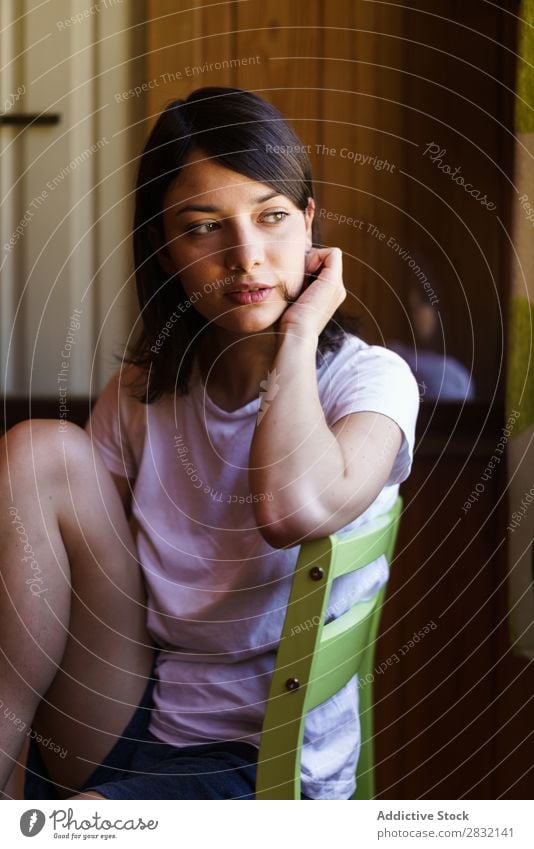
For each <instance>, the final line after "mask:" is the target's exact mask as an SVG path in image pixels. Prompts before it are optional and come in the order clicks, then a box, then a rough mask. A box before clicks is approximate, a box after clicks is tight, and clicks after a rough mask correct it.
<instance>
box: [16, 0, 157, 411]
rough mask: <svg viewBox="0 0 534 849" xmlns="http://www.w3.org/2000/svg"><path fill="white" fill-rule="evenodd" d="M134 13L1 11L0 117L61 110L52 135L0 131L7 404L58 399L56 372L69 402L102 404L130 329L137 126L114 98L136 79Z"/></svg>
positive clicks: (87, 7)
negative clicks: (26, 398)
mask: <svg viewBox="0 0 534 849" xmlns="http://www.w3.org/2000/svg"><path fill="white" fill-rule="evenodd" d="M143 13H144V3H142V2H137V0H136V2H131V0H130V2H129V1H128V0H123V2H120V0H100V2H93V3H90V2H84V0H51V2H48V3H43V2H42V0H24V2H21V0H2V2H1V4H0V24H1V27H0V28H1V34H0V49H1V54H0V56H1V69H0V112H9V111H12V112H37V113H41V112H59V113H60V114H61V121H60V123H59V124H57V125H54V126H37V125H36V126H31V127H27V128H26V129H23V130H22V129H21V128H18V127H16V128H11V127H6V126H3V127H2V126H0V151H1V156H0V269H1V277H2V282H1V289H0V308H1V310H0V331H1V337H0V356H1V361H0V365H1V375H2V391H3V392H5V393H6V394H8V395H10V396H14V395H17V396H20V395H31V396H32V397H34V396H43V395H47V396H56V395H57V391H58V377H57V376H58V374H59V373H60V372H61V373H62V374H63V375H65V376H66V381H63V384H62V385H63V389H65V387H66V388H67V393H68V397H76V396H84V395H88V394H93V395H95V394H97V393H98V392H99V391H100V389H101V388H102V386H103V385H104V383H105V381H106V380H107V379H108V377H109V376H110V374H111V373H112V372H113V371H114V370H115V369H116V368H117V365H116V363H115V361H114V360H113V358H112V354H113V353H114V352H115V353H118V354H119V355H120V354H121V353H122V351H123V348H124V343H125V342H126V340H127V338H128V335H129V334H130V332H131V329H132V327H133V323H134V321H135V318H136V315H137V302H136V297H135V286H134V282H133V279H131V270H132V259H131V241H130V230H131V221H132V216H133V196H132V192H133V187H134V183H135V168H136V157H137V155H138V153H139V151H140V148H141V146H142V143H143V137H144V127H143V124H142V120H141V118H142V116H141V113H140V108H141V104H140V103H139V101H138V99H136V98H131V99H129V100H127V101H121V102H117V99H116V98H115V94H117V93H120V92H123V91H124V90H126V89H128V88H131V87H132V86H133V85H135V83H136V82H138V81H139V80H142V78H143V59H142V58H138V59H136V58H135V57H136V56H140V57H142V54H143V52H144V49H143V27H142V26H136V24H138V23H139V22H141V21H142V20H143ZM22 91H24V94H22V95H21V92H22ZM17 227H18V232H17ZM75 310H78V313H75ZM73 315H74V316H77V317H78V321H76V322H75V321H71V320H70V317H71V316H73ZM69 346H70V347H69ZM66 352H68V353H69V356H68V357H66ZM65 362H66V363H67V366H66V367H65V366H64V365H63V364H64V363H65Z"/></svg>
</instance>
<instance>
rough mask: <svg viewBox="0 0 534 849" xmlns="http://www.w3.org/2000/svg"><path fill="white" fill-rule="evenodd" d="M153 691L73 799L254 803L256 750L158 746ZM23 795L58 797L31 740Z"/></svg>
mask: <svg viewBox="0 0 534 849" xmlns="http://www.w3.org/2000/svg"><path fill="white" fill-rule="evenodd" d="M153 688H154V679H153V678H150V679H149V681H148V684H147V687H146V689H145V693H144V695H143V698H142V700H141V702H140V704H139V706H138V708H137V709H136V711H135V713H134V714H133V716H132V718H131V720H130V722H129V723H128V725H127V726H126V728H125V729H124V732H123V734H122V737H120V738H119V739H118V740H117V742H116V743H115V745H114V746H113V748H112V749H111V751H110V752H109V753H108V755H107V756H106V757H105V758H104V760H103V761H102V763H101V764H99V765H98V766H97V767H96V769H95V770H94V771H93V772H92V773H91V775H90V776H89V777H88V778H87V780H86V781H85V782H84V784H83V785H82V787H81V788H80V789H79V790H78V791H76V790H73V792H72V795H73V796H74V795H75V794H76V792H81V791H86V790H96V791H97V792H98V793H100V794H101V795H102V796H105V797H106V798H107V799H254V798H255V782H256V766H257V758H258V749H257V748H256V746H253V745H251V744H250V743H243V742H240V741H234V740H232V741H227V742H224V741H222V742H221V741H213V742H208V743H202V744H199V745H194V746H182V747H177V746H171V745H169V744H168V743H164V742H162V741H161V740H159V739H158V738H157V737H155V736H154V735H153V734H151V732H150V731H149V730H148V725H149V720H150V710H151V708H152V705H153V702H152V690H153ZM24 795H25V799H59V798H60V797H59V796H58V795H57V792H56V789H55V786H54V784H53V783H52V782H51V780H50V777H49V775H48V773H47V769H46V766H45V764H44V762H43V760H42V758H41V754H40V751H39V747H38V745H37V743H36V742H35V740H34V739H33V738H30V746H29V753H28V760H27V764H26V772H25V784H24ZM301 798H302V799H307V798H308V797H306V796H305V795H302V797H301Z"/></svg>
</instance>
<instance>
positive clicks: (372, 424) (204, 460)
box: [0, 88, 419, 799]
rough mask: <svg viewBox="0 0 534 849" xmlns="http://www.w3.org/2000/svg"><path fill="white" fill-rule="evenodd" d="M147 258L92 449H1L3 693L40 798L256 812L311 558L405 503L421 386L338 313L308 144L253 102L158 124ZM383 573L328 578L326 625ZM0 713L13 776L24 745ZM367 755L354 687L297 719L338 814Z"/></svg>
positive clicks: (179, 114)
mask: <svg viewBox="0 0 534 849" xmlns="http://www.w3.org/2000/svg"><path fill="white" fill-rule="evenodd" d="M134 252H135V266H136V280H137V291H138V298H139V303H140V308H141V314H140V318H141V322H142V325H141V327H140V331H139V334H138V338H137V340H136V342H135V344H134V345H133V346H132V348H131V350H130V351H129V353H128V356H127V357H126V358H125V359H126V364H123V365H122V367H121V368H120V369H119V370H118V371H117V372H116V373H115V374H114V376H113V377H112V378H111V379H110V380H109V382H108V383H107V385H106V387H105V388H104V390H103V392H102V393H101V395H100V397H99V398H98V401H97V403H96V405H95V407H94V409H93V411H92V415H91V417H90V419H89V421H88V422H87V425H86V428H85V431H86V432H84V431H82V430H81V429H80V428H77V427H75V426H73V425H69V429H68V435H67V437H65V435H64V434H62V435H61V438H60V437H59V435H58V433H57V427H56V425H57V423H56V422H48V421H45V420H40V421H39V420H38V421H33V422H31V425H30V423H28V422H25V423H23V424H22V425H18V426H16V427H15V428H13V429H12V430H11V431H9V432H8V433H7V434H6V437H5V443H6V444H5V451H3V452H2V454H3V455H5V458H6V459H5V460H4V461H3V462H4V465H3V473H2V474H3V484H2V485H3V487H4V488H3V490H2V498H3V503H4V504H5V509H4V510H3V511H2V515H1V518H0V521H2V523H3V524H2V533H1V534H0V543H1V545H2V549H1V552H0V555H1V556H0V564H1V566H2V571H3V574H4V578H5V580H4V586H5V588H6V591H5V597H4V599H3V604H4V605H5V609H4V612H3V613H2V616H1V619H0V621H1V622H2V625H1V626H0V627H2V629H3V630H2V646H3V647H4V654H3V655H2V656H1V657H0V663H2V664H3V667H4V669H3V672H4V676H5V677H4V680H5V681H6V682H7V684H6V694H7V697H6V698H5V699H4V701H5V702H6V703H8V704H9V705H10V707H11V708H12V710H13V711H14V712H15V713H16V715H17V716H18V717H19V718H20V719H21V721H23V722H24V723H25V727H26V728H30V724H31V723H32V720H33V725H31V729H30V732H31V733H29V739H30V747H29V748H30V752H29V760H28V768H27V770H26V798H45V797H48V794H49V797H50V798H54V797H55V796H56V797H57V796H59V797H63V798H64V797H67V796H70V797H73V798H88V797H94V798H104V799H105V798H113V799H154V798H165V799H169V798H175V799H190V798H197V799H198V798H200V799H208V798H210V799H211V798H214V799H215V798H219V799H220V798H243V799H244V798H248V799H253V798H254V781H255V765H256V759H257V751H258V746H259V740H260V732H261V725H262V720H263V713H264V704H265V699H266V697H267V693H268V688H269V680H270V675H271V671H272V668H273V665H274V659H275V653H276V649H277V645H278V642H279V639H280V634H281V630H282V625H283V621H284V616H285V609H286V605H287V599H288V595H289V590H290V585H291V580H292V575H293V571H294V568H295V564H296V560H297V556H298V549H299V545H300V543H302V542H303V541H304V540H310V539H315V538H319V537H322V536H324V535H327V534H331V533H334V532H337V531H340V530H342V529H343V530H349V529H351V528H353V527H355V526H357V525H359V524H361V523H362V522H365V521H367V520H369V519H371V518H373V517H374V516H376V515H379V514H381V513H383V512H385V511H386V510H388V509H389V507H391V506H392V504H393V502H394V501H395V498H396V496H397V492H398V485H399V483H400V482H401V481H403V480H404V479H405V478H406V477H407V476H408V474H409V471H410V467H411V461H412V451H413V442H414V431H415V422H416V417H417V412H418V407H419V394H418V388H417V384H416V381H415V379H414V377H413V375H412V373H411V372H410V370H409V368H408V366H407V365H406V363H405V362H404V361H403V360H402V359H401V358H400V357H399V356H398V355H396V354H394V353H393V352H391V351H388V350H387V349H385V348H382V347H380V346H370V345H368V344H366V343H365V342H364V341H363V340H362V339H360V338H359V337H358V335H356V333H355V332H353V331H354V330H355V328H354V324H353V323H351V321H350V320H349V319H348V318H347V317H344V316H343V314H342V313H341V312H340V311H339V307H340V304H341V303H342V302H343V301H344V300H345V298H346V290H345V287H344V283H343V274H342V254H341V251H340V250H339V249H338V248H335V247H324V246H322V245H321V243H320V241H319V232H318V227H317V219H316V217H315V201H314V191H313V184H312V180H311V171H310V164H309V160H308V158H307V156H306V153H305V147H304V146H303V145H302V144H301V142H300V140H299V139H298V138H297V137H296V136H295V135H294V133H293V132H292V130H291V129H290V128H289V126H288V125H287V124H286V123H285V121H284V120H283V118H282V116H281V115H280V113H279V112H277V110H276V109H274V108H273V107H272V106H271V105H269V104H268V103H267V102H265V101H264V100H262V99H261V98H260V97H258V96H257V95H254V94H252V93H250V92H247V91H243V90H240V89H230V88H205V89H199V90H196V91H194V92H192V94H190V96H189V97H188V98H187V100H185V101H181V100H178V101H175V102H173V103H171V104H170V105H169V106H168V107H167V108H166V109H165V111H164V112H163V113H162V115H161V116H160V118H159V120H158V121H157V123H156V125H155V127H154V129H153V131H152V133H151V135H150V138H149V139H148V142H147V145H146V147H145V150H144V152H143V155H142V158H141V164H140V169H139V178H138V185H137V194H136V213H135V230H134ZM30 452H32V454H31V455H30ZM9 482H10V483H9ZM119 496H120V499H119ZM10 507H14V508H16V509H17V510H18V517H19V521H20V523H22V524H23V526H24V533H25V535H26V536H25V537H24V539H26V538H27V539H28V541H29V544H30V545H31V547H32V554H31V556H32V557H34V558H35V561H36V562H38V565H39V568H40V570H41V576H42V579H43V584H42V585H40V586H41V588H42V589H44V588H45V587H46V593H45V597H44V598H43V597H42V596H37V595H33V594H32V593H28V589H27V587H25V584H24V578H25V574H24V568H22V565H21V552H22V549H21V540H20V531H17V530H16V528H15V526H14V525H13V523H12V522H11V523H10V519H9V518H7V519H6V515H7V513H8V509H9V508H10ZM130 514H131V515H130ZM128 516H130V518H131V521H130V525H128V522H127V517H128ZM51 548H52V552H53V553H52V554H51V550H50V549H51ZM26 571H27V570H26ZM387 576H388V564H387V563H386V562H385V558H380V559H379V560H377V561H376V562H375V563H372V564H370V565H369V566H367V567H366V568H365V569H363V570H360V571H358V572H356V573H354V574H352V575H348V576H345V577H344V578H343V579H339V580H338V581H336V582H335V585H334V588H333V591H332V597H331V599H330V605H329V609H328V611H327V620H328V619H331V618H334V617H335V616H339V615H341V614H342V613H343V611H344V610H346V609H347V608H348V607H349V606H350V605H351V604H352V603H353V601H354V600H355V599H356V598H365V597H368V596H371V595H372V594H373V593H374V592H376V590H377V589H378V588H379V587H380V586H381V585H382V584H383V583H384V582H385V581H386V580H387ZM141 578H143V581H142V580H141ZM143 586H144V587H146V600H145V595H144V591H143ZM30 596H31V597H30ZM15 610H16V613H15V612H14V611H15ZM69 614H70V619H69ZM43 696H44V697H43ZM34 714H35V719H33V716H34ZM0 719H2V725H1V726H0V727H1V733H2V735H3V736H2V745H1V747H0V748H1V749H2V750H3V751H4V752H5V755H4V756H3V757H4V761H3V766H4V772H3V773H2V774H0V780H1V779H2V776H3V781H4V782H5V781H6V780H7V777H8V775H9V772H10V769H11V767H12V765H13V763H14V761H15V759H16V758H17V755H18V754H19V750H20V745H21V736H20V732H18V731H16V730H15V728H14V725H13V722H11V723H10V722H9V721H8V720H7V719H5V717H4V718H2V717H0ZM17 734H18V736H17ZM37 735H40V736H37ZM56 747H58V749H59V747H61V749H60V750H59V751H56ZM358 751H359V720H358V682H357V679H356V677H354V678H353V679H351V681H349V683H348V684H347V685H346V686H345V687H344V688H343V690H342V691H341V692H340V693H339V694H338V695H336V696H335V697H334V698H332V699H330V700H329V701H327V702H326V703H325V704H323V705H320V706H319V707H317V708H316V709H315V710H313V711H312V712H311V713H310V714H309V715H308V717H307V722H306V733H305V739H304V747H303V754H302V791H303V798H311V799H330V798H348V797H350V796H351V795H352V793H353V791H354V779H355V768H356V763H357V758H358ZM63 752H65V755H63V754H62V753H63ZM47 779H49V780H47Z"/></svg>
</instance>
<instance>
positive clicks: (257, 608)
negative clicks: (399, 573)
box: [86, 334, 419, 799]
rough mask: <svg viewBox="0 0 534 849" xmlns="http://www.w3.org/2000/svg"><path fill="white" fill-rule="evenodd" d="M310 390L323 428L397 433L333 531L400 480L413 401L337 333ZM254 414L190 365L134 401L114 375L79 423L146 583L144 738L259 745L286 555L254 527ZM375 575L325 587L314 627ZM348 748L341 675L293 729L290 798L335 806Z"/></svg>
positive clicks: (385, 504)
mask: <svg viewBox="0 0 534 849" xmlns="http://www.w3.org/2000/svg"><path fill="white" fill-rule="evenodd" d="M130 368H132V367H130ZM128 377H129V375H128ZM126 382H128V381H126ZM317 383H318V390H319V398H320V401H321V406H322V408H323V411H324V414H325V418H326V421H327V423H328V426H329V427H332V426H333V425H334V424H335V422H336V421H338V419H340V418H342V417H343V416H345V415H347V414H348V413H351V412H358V411H363V410H369V411H375V412H379V413H383V414H385V415H387V416H389V417H390V418H391V419H393V420H394V421H395V422H397V424H398V425H399V427H400V428H401V430H402V431H403V441H402V446H401V448H400V450H399V453H398V455H397V458H396V460H395V463H394V466H393V469H392V471H391V475H390V477H389V480H388V482H387V485H386V486H385V487H384V489H383V490H382V491H381V492H380V494H379V495H378V497H377V498H376V500H375V501H374V502H373V504H371V506H370V507H369V508H368V509H367V510H366V511H365V513H363V514H362V515H361V516H359V517H358V518H357V519H356V520H355V521H354V522H352V523H351V524H350V525H347V526H346V528H343V529H342V531H341V532H345V531H348V530H350V529H351V528H355V527H357V526H358V525H361V524H362V523H364V522H366V521H368V520H369V519H371V518H374V517H375V516H379V515H380V514H382V513H384V512H386V511H387V510H388V509H389V508H390V507H391V506H392V505H393V503H394V501H395V499H396V497H397V494H398V485H399V483H401V482H402V481H403V480H405V479H406V478H407V477H408V474H409V472H410V468H411V463H412V455H413V445H414V436H415V424H416V418H417V413H418V409H419V392H418V387H417V383H416V380H415V378H414V376H413V374H412V372H411V371H410V368H409V367H408V365H407V364H406V363H405V362H404V360H403V359H402V358H401V357H400V356H399V355H398V354H395V353H394V352H392V351H389V350H388V349H386V348H383V347H380V346H377V345H368V344H367V343H365V342H364V341H363V340H362V339H360V338H359V337H357V336H353V335H350V334H347V335H346V338H345V341H344V343H343V345H342V347H341V349H340V350H338V351H337V352H332V351H329V352H327V353H326V354H325V356H324V358H323V359H322V361H321V365H320V367H319V368H318V369H317ZM259 405H260V399H259V397H258V398H257V399H254V400H253V401H251V402H249V403H248V404H246V405H245V406H243V407H241V408H240V409H238V410H233V411H232V412H228V411H226V410H222V409H221V408H220V407H218V406H217V405H216V404H215V403H213V401H212V400H211V398H210V397H209V395H208V394H207V393H206V391H205V386H204V384H203V383H202V379H201V377H200V373H199V371H198V367H197V365H196V363H195V368H194V371H193V382H192V385H191V391H190V393H189V394H188V395H185V396H176V397H175V398H166V399H163V400H161V399H160V400H159V401H157V402H155V403H154V404H151V405H145V404H141V403H140V402H139V401H136V400H135V399H133V398H132V397H131V395H130V394H129V393H128V389H127V387H126V385H125V381H124V378H123V380H122V382H121V381H120V370H119V371H117V372H116V373H115V375H114V376H113V377H112V378H111V379H110V380H109V381H108V383H107V384H106V386H105V387H104V389H103V391H102V393H101V395H100V397H99V398H98V400H97V402H96V404H95V406H94V408H93V411H92V414H91V417H90V419H89V420H88V422H87V424H86V430H87V431H88V432H89V433H91V430H92V438H93V440H94V444H95V445H96V446H97V447H98V449H99V450H100V453H101V455H102V458H103V460H104V463H105V464H106V466H107V468H108V469H109V470H110V471H111V472H113V473H114V474H118V475H124V476H125V477H129V478H132V479H133V480H134V485H133V501H132V517H133V522H132V526H133V531H134V537H135V540H136V544H137V550H138V556H139V561H140V564H141V567H142V569H143V573H144V577H145V581H146V585H147V593H148V614H147V627H148V630H149V632H150V633H151V635H152V637H153V639H154V640H155V642H156V643H157V645H158V646H160V647H161V651H160V652H159V654H158V660H157V666H156V674H157V678H158V680H157V682H156V685H155V688H154V710H153V711H152V714H151V721H150V726H149V727H150V731H151V732H152V733H153V734H154V735H155V736H156V737H158V738H159V739H161V740H163V741H165V742H167V743H170V744H172V745H175V746H187V745H194V744H198V743H202V742H208V741H211V740H242V741H244V742H248V743H252V744H253V745H255V746H259V742H260V736H261V727H262V722H263V715H264V710H265V700H266V698H267V695H268V690H269V684H270V678H271V674H272V669H273V666H274V661H275V652H276V649H277V645H278V643H279V641H280V636H281V632H282V627H283V623H284V616H285V609H286V605H287V600H288V597H289V592H290V588H291V581H292V577H293V574H294V569H295V565H296V561H297V557H298V552H299V546H294V547H292V548H289V549H274V548H272V547H271V546H270V545H269V544H268V543H267V542H266V541H265V540H264V539H263V537H262V536H261V534H260V533H259V531H258V530H257V527H256V524H255V520H254V513H253V507H252V503H251V499H252V496H251V494H250V492H249V490H248V459H249V452H250V445H251V441H252V436H253V432H254V427H255V423H256V419H257V416H258V411H259ZM266 497H268V494H266ZM387 577H388V564H387V562H386V558H385V557H381V558H379V559H378V560H376V561H375V562H374V563H372V564H369V565H368V566H366V567H365V568H363V569H360V570H358V571H357V572H354V573H352V574H349V575H345V576H343V577H342V578H339V579H337V580H336V581H335V582H334V585H333V588H332V593H331V598H330V603H329V608H328V611H327V616H326V621H329V619H331V618H335V617H337V616H340V615H341V614H342V613H343V612H344V610H346V609H348V608H349V607H350V605H351V604H352V603H353V602H354V600H355V599H356V598H367V597H371V596H372V595H373V594H374V593H375V592H376V590H377V589H378V588H379V587H380V586H382V585H383V584H384V583H385V581H386V580H387ZM359 741H360V726H359V718H358V680H357V676H354V677H353V678H352V679H351V680H350V681H349V682H348V683H347V684H346V685H345V687H344V688H343V689H342V690H341V691H340V692H339V693H338V694H337V695H335V696H334V697H333V698H332V699H329V700H328V701H327V702H325V703H324V704H322V705H319V706H318V707H316V708H315V709H314V710H313V711H311V712H310V713H309V714H308V716H307V718H306V725H305V735H304V744H303V750H302V762H301V763H302V792H303V793H305V794H306V795H307V796H310V797H311V798H314V799H339V798H349V797H350V796H351V795H352V793H353V792H354V788H355V769H356V764H357V759H358V754H359Z"/></svg>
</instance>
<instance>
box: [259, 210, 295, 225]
mask: <svg viewBox="0 0 534 849" xmlns="http://www.w3.org/2000/svg"><path fill="white" fill-rule="evenodd" d="M272 215H282V216H283V217H282V218H278V219H277V220H276V221H275V222H274V223H275V224H278V223H279V222H282V221H284V220H285V219H286V218H287V217H288V216H289V212H283V211H282V210H281V209H277V210H276V212H268V213H267V215H265V216H264V217H265V218H270V217H271V216H272Z"/></svg>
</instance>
